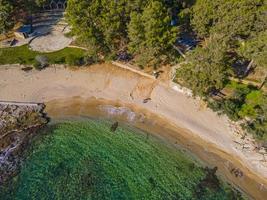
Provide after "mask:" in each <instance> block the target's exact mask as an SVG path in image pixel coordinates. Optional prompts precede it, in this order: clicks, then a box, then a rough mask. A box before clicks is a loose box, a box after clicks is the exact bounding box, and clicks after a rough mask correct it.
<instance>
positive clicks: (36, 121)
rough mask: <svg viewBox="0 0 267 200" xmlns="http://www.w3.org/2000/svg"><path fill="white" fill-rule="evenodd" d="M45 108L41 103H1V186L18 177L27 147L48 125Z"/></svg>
mask: <svg viewBox="0 0 267 200" xmlns="http://www.w3.org/2000/svg"><path fill="white" fill-rule="evenodd" d="M44 108H45V105H44V104H40V103H18V102H3V101H0V185H1V184H3V183H5V182H6V181H8V180H9V179H10V178H11V177H13V176H14V175H16V173H17V172H18V169H19V166H20V163H21V155H22V153H23V151H24V149H25V147H26V146H27V144H28V143H29V141H30V139H31V138H32V137H33V136H34V135H35V133H36V132H37V130H38V129H40V128H41V127H43V126H44V125H45V124H47V123H48V121H49V119H48V118H47V116H46V114H45V113H44Z"/></svg>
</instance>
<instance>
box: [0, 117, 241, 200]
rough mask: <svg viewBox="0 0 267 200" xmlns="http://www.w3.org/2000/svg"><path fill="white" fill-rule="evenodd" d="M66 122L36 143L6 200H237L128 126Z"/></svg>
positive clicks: (183, 159)
mask: <svg viewBox="0 0 267 200" xmlns="http://www.w3.org/2000/svg"><path fill="white" fill-rule="evenodd" d="M110 126H111V122H107V121H97V120H87V121H66V122H64V123H59V124H57V125H53V126H50V127H48V128H47V129H46V130H44V131H42V134H40V136H38V137H37V138H35V140H34V142H33V144H32V145H31V147H30V150H29V151H28V153H27V156H26V160H25V162H24V164H23V166H22V168H21V172H20V173H19V175H18V176H17V177H15V178H14V179H13V180H12V182H11V183H10V184H9V185H8V186H6V187H3V188H2V189H1V190H0V194H1V199H19V200H24V199H25V200H29V199H101V200H102V199H138V200H139V199H235V198H237V197H236V196H235V194H234V193H233V192H232V190H231V188H229V187H228V186H226V185H225V184H221V185H220V187H219V188H214V187H208V186H207V185H205V186H202V187H201V186H200V185H201V184H200V183H201V181H202V182H203V179H205V177H206V172H205V170H203V168H202V167H200V166H199V165H197V164H196V163H195V162H194V161H193V160H191V159H190V158H189V157H188V156H186V155H184V154H183V153H182V152H180V151H179V150H177V149H176V148H174V147H171V146H169V145H167V144H166V143H164V142H162V141H161V140H159V139H157V138H154V137H147V134H145V133H143V132H141V131H139V130H135V129H132V128H127V127H126V126H124V127H121V126H119V128H118V129H117V130H116V132H111V131H110Z"/></svg>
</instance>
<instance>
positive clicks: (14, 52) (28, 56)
mask: <svg viewBox="0 0 267 200" xmlns="http://www.w3.org/2000/svg"><path fill="white" fill-rule="evenodd" d="M84 54H85V51H84V50H82V49H77V48H68V47H67V48H65V49H63V50H60V51H56V52H52V53H40V52H36V51H32V50H30V49H29V48H28V45H24V46H20V47H12V48H3V49H0V65H4V64H35V63H36V61H35V57H36V56H37V55H44V56H47V57H48V60H49V63H50V64H65V63H66V61H67V60H68V59H69V58H70V57H71V58H77V59H79V58H83V57H84Z"/></svg>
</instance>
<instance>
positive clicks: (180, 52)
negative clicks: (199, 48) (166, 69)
mask: <svg viewBox="0 0 267 200" xmlns="http://www.w3.org/2000/svg"><path fill="white" fill-rule="evenodd" d="M172 46H173V48H174V49H175V50H177V51H178V53H179V54H180V55H181V56H183V58H186V56H185V55H184V53H183V52H182V51H181V50H180V49H179V47H177V46H175V45H172Z"/></svg>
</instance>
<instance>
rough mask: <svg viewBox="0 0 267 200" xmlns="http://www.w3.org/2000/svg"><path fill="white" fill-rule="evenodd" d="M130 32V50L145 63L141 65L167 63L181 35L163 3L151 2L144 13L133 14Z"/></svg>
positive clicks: (129, 27)
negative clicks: (173, 24) (172, 23)
mask: <svg viewBox="0 0 267 200" xmlns="http://www.w3.org/2000/svg"><path fill="white" fill-rule="evenodd" d="M128 31H129V38H130V43H129V49H130V51H131V52H132V53H133V54H135V55H138V56H139V59H141V60H143V61H144V62H142V63H141V65H147V64H151V63H154V64H157V63H159V62H164V61H166V59H167V58H168V54H169V53H170V52H171V51H172V49H173V47H172V45H173V44H174V42H175V40H176V39H177V36H178V33H179V30H178V27H176V26H172V25H171V15H170V14H169V13H168V7H166V6H165V4H164V3H163V2H161V1H151V2H150V3H149V4H148V5H147V6H146V7H145V9H144V11H143V12H142V13H137V12H134V13H132V15H131V21H130V23H129V26H128Z"/></svg>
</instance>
